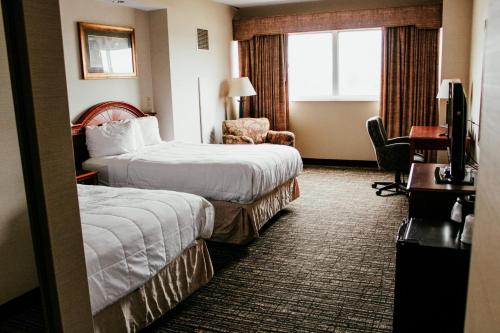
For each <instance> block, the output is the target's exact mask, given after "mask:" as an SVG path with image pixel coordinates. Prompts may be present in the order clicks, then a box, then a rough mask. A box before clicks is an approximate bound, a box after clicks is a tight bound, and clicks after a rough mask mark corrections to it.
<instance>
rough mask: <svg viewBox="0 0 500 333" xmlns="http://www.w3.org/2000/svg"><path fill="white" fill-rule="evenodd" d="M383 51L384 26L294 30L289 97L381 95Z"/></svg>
mask: <svg viewBox="0 0 500 333" xmlns="http://www.w3.org/2000/svg"><path fill="white" fill-rule="evenodd" d="M381 53H382V32H381V29H369V30H344V31H332V32H322V33H305V34H291V35H290V36H289V39H288V64H289V69H288V77H289V92H290V99H292V100H335V99H339V100H363V99H367V100H375V99H378V98H379V94H380V71H381V61H382V60H381V56H382V54H381Z"/></svg>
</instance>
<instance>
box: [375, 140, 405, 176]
mask: <svg viewBox="0 0 500 333" xmlns="http://www.w3.org/2000/svg"><path fill="white" fill-rule="evenodd" d="M377 157H378V163H379V165H380V167H382V169H386V170H399V171H408V170H409V169H410V144H409V143H392V144H389V145H386V146H384V147H380V148H378V149H377Z"/></svg>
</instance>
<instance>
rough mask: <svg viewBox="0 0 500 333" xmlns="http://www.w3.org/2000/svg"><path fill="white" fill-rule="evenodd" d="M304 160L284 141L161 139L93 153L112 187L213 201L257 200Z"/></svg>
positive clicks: (91, 166)
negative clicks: (161, 191)
mask: <svg viewBox="0 0 500 333" xmlns="http://www.w3.org/2000/svg"><path fill="white" fill-rule="evenodd" d="M302 167H303V166H302V159H301V157H300V154H299V152H298V151H297V150H296V149H295V148H292V147H288V146H282V145H270V144H262V145H209V144H190V143H184V142H177V141H171V142H162V143H160V144H158V145H155V146H150V147H146V148H144V149H143V150H141V151H138V152H134V153H128V154H123V155H117V156H106V157H98V158H91V159H89V160H87V161H86V162H84V163H83V168H84V169H86V170H96V171H99V177H100V180H101V181H103V182H104V183H107V184H109V185H111V186H118V187H122V186H131V187H137V188H146V189H165V190H171V191H180V192H187V193H193V194H197V195H200V196H202V197H204V198H207V199H211V200H223V201H234V202H239V203H249V202H253V201H254V200H255V199H257V198H259V197H261V196H263V195H265V194H267V193H269V192H271V191H272V190H273V189H274V188H276V187H277V186H279V185H281V184H283V183H284V182H286V181H288V180H289V179H291V178H294V177H297V176H298V175H299V174H300V172H302Z"/></svg>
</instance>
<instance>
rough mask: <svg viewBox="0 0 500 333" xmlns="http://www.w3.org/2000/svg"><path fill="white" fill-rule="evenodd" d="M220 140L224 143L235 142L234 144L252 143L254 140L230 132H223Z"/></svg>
mask: <svg viewBox="0 0 500 333" xmlns="http://www.w3.org/2000/svg"><path fill="white" fill-rule="evenodd" d="M222 142H223V143H224V144H230V145H231V144H236V145H245V144H246V145H249V144H250V145H253V144H254V142H253V140H252V138H250V137H248V136H246V135H241V136H237V135H230V134H225V135H223V136H222Z"/></svg>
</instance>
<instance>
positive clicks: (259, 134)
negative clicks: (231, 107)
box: [222, 118, 295, 147]
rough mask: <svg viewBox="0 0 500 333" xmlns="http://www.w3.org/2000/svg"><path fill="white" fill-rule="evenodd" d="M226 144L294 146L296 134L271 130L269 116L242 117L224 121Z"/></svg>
mask: <svg viewBox="0 0 500 333" xmlns="http://www.w3.org/2000/svg"><path fill="white" fill-rule="evenodd" d="M222 134H223V136H222V139H223V142H224V143H225V144H260V143H272V144H279V145H287V146H292V147H293V146H294V145H295V135H294V134H293V133H292V132H288V131H270V130H269V120H268V119H267V118H240V119H237V120H225V121H223V122H222Z"/></svg>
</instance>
